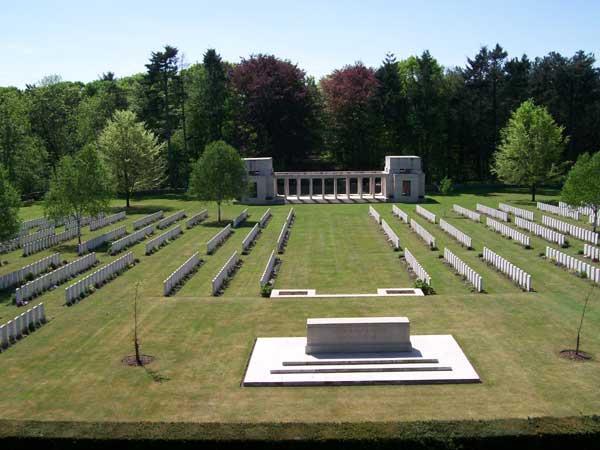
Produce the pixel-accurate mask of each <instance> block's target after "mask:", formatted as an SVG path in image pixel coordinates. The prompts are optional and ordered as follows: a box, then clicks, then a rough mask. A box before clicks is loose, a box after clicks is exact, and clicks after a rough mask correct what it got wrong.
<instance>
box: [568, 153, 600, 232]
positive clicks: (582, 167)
mask: <svg viewBox="0 0 600 450" xmlns="http://www.w3.org/2000/svg"><path fill="white" fill-rule="evenodd" d="M561 197H562V199H563V201H565V202H566V203H568V204H569V205H574V206H587V207H589V208H592V211H593V212H594V214H593V219H594V231H596V226H597V223H598V210H599V209H600V152H596V153H594V154H593V155H590V154H589V153H584V154H582V155H580V156H579V158H577V162H576V163H575V164H574V165H573V167H572V168H571V170H570V171H569V173H568V175H567V179H566V181H565V184H564V186H563V189H562V192H561Z"/></svg>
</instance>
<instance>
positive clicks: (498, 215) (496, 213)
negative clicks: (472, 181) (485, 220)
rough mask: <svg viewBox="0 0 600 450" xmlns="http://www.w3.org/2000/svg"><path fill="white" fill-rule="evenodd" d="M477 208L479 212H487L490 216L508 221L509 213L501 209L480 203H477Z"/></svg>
mask: <svg viewBox="0 0 600 450" xmlns="http://www.w3.org/2000/svg"><path fill="white" fill-rule="evenodd" d="M475 209H477V211H479V212H482V213H484V214H487V215H488V216H490V217H494V218H496V219H498V220H502V221H503V222H508V214H507V213H505V212H504V211H499V210H497V209H494V208H490V207H489V206H485V205H482V204H480V203H477V206H476V208H475Z"/></svg>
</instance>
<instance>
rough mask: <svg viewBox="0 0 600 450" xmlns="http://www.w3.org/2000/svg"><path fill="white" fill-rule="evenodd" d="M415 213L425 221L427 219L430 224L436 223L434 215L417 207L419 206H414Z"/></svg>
mask: <svg viewBox="0 0 600 450" xmlns="http://www.w3.org/2000/svg"><path fill="white" fill-rule="evenodd" d="M415 211H416V213H417V214H418V215H420V216H422V217H424V218H425V219H427V220H428V221H430V222H431V223H436V217H435V214H433V213H432V212H431V211H428V210H426V209H425V208H423V207H422V206H419V205H417V206H416V208H415Z"/></svg>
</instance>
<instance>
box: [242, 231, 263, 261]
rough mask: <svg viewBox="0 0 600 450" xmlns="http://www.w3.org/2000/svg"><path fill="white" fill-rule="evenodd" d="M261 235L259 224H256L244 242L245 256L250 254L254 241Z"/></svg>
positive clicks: (243, 250) (243, 252)
mask: <svg viewBox="0 0 600 450" xmlns="http://www.w3.org/2000/svg"><path fill="white" fill-rule="evenodd" d="M259 233H260V227H259V226H258V224H255V225H254V226H253V227H252V229H251V230H250V231H249V232H248V234H247V235H246V237H245V238H244V240H243V241H242V254H244V255H245V254H246V253H248V250H250V248H251V247H252V245H253V244H254V241H255V240H256V238H257V237H258V235H259Z"/></svg>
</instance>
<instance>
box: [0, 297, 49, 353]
mask: <svg viewBox="0 0 600 450" xmlns="http://www.w3.org/2000/svg"><path fill="white" fill-rule="evenodd" d="M45 323H46V310H45V308H44V304H43V303H40V304H38V305H36V306H34V307H33V308H30V309H28V310H27V311H25V312H23V313H21V314H20V315H18V316H17V317H15V318H14V319H13V320H9V321H8V322H7V323H5V324H3V325H0V350H5V349H6V348H8V347H9V346H10V345H12V344H16V343H17V341H18V340H19V339H21V338H22V337H24V336H26V335H28V334H29V333H31V332H32V331H34V330H35V329H36V328H39V327H40V326H42V325H43V324H45Z"/></svg>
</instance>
